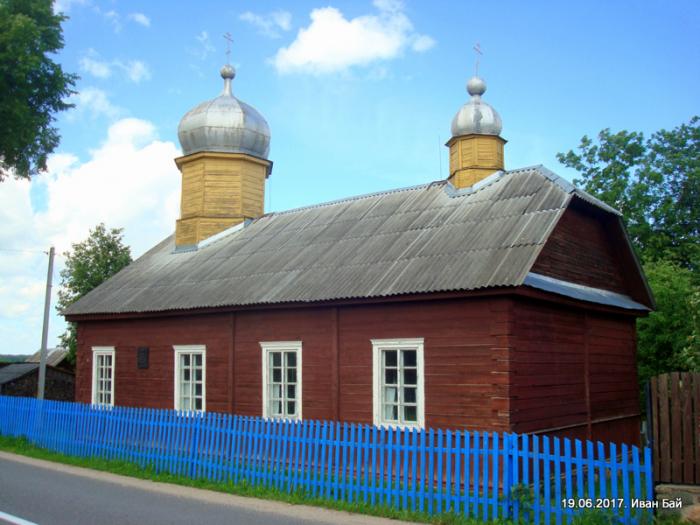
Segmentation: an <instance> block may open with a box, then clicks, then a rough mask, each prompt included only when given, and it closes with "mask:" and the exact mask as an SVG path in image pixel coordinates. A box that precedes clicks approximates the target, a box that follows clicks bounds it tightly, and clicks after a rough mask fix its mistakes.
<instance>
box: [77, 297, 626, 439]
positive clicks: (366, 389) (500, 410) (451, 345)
mask: <svg viewBox="0 0 700 525" xmlns="http://www.w3.org/2000/svg"><path fill="white" fill-rule="evenodd" d="M586 334H588V335H586ZM413 337H423V338H424V340H425V350H424V352H425V355H424V358H425V398H426V402H425V416H426V425H427V426H429V427H435V428H440V427H442V428H448V427H449V428H466V429H479V430H498V431H507V430H514V431H517V432H538V431H552V432H554V433H559V434H563V435H573V436H576V437H587V436H588V435H589V432H592V434H591V435H592V437H594V438H597V439H598V438H603V437H605V439H614V438H615V436H620V435H624V436H625V440H627V441H631V442H635V441H636V440H637V439H638V406H637V398H636V374H635V365H634V349H635V344H634V320H633V318H629V317H622V316H620V317H616V316H611V315H609V314H596V313H593V312H590V311H587V310H582V309H574V308H566V307H563V306H562V305H558V304H556V303H549V302H545V301H538V300H533V299H529V298H510V297H506V296H501V297H481V298H460V299H452V300H436V301H425V302H399V303H385V304H375V305H355V306H326V307H318V308H296V309H279V310H257V311H239V312H231V313H217V314H207V315H187V316H180V317H169V318H148V319H135V320H110V321H91V322H87V321H83V322H80V323H79V325H78V344H79V350H78V363H77V379H76V399H77V400H78V401H82V402H89V401H90V396H91V375H92V352H91V347H92V346H115V347H116V360H115V361H116V383H115V401H116V404H118V405H127V406H148V407H160V408H172V407H173V375H174V355H173V345H180V344H203V345H206V348H207V385H206V391H207V409H208V410H210V411H219V412H234V413H238V414H246V415H260V414H261V413H262V369H261V367H262V357H261V356H262V352H261V348H260V342H261V341H286V340H301V341H302V345H303V349H302V352H303V371H302V374H303V375H302V377H303V400H302V402H303V416H304V418H306V419H340V420H343V421H354V422H362V423H371V422H372V345H371V341H370V340H371V339H392V338H413ZM139 346H148V347H149V348H150V367H149V369H147V370H139V369H138V368H137V366H136V349H137V348H138V347H139ZM336 347H337V349H338V354H337V356H335V355H334V348H336ZM586 351H587V352H588V361H586ZM586 371H588V374H589V375H588V377H589V380H588V383H587V382H586ZM587 389H588V390H587ZM587 391H588V396H587V394H586V392H587ZM589 407H590V408H589ZM625 415H627V416H629V420H624V419H619V418H620V417H621V416H625ZM596 421H600V423H596ZM558 429H559V430H558ZM617 439H620V438H619V437H618V438H617Z"/></svg>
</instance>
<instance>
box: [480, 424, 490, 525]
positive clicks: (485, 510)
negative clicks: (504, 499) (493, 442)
mask: <svg viewBox="0 0 700 525" xmlns="http://www.w3.org/2000/svg"><path fill="white" fill-rule="evenodd" d="M481 437H482V447H481V465H482V466H481V468H482V470H483V475H482V477H481V479H482V480H483V487H482V490H481V517H482V519H483V520H484V521H487V520H488V519H489V456H488V453H489V433H488V432H484V433H483V434H482V435H481Z"/></svg>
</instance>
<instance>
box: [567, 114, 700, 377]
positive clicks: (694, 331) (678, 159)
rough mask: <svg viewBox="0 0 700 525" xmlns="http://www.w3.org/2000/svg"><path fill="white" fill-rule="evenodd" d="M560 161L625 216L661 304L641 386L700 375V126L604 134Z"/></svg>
mask: <svg viewBox="0 0 700 525" xmlns="http://www.w3.org/2000/svg"><path fill="white" fill-rule="evenodd" d="M557 158H558V160H559V161H560V162H561V163H562V164H564V165H565V166H567V167H570V168H574V169H576V170H577V171H578V172H579V173H580V174H581V178H580V179H576V180H574V182H575V183H576V184H578V185H580V186H582V187H583V188H584V189H585V190H586V191H588V192H590V193H592V194H593V195H595V196H597V197H598V198H600V199H601V200H603V201H605V202H607V203H608V204H610V205H611V206H614V207H616V208H617V209H619V210H620V211H621V212H622V214H623V216H624V219H625V222H626V226H627V229H628V231H629V233H630V237H631V239H632V242H633V244H634V245H635V248H636V249H637V251H638V253H639V254H640V255H641V257H642V261H643V266H644V271H645V273H646V276H647V279H648V281H649V285H650V287H651V289H652V292H653V293H654V297H655V299H656V311H654V312H652V313H650V314H649V316H648V317H646V318H641V319H639V320H638V321H637V332H638V345H637V346H638V366H639V379H640V381H641V382H642V384H643V383H644V382H645V381H646V380H647V379H648V378H649V377H651V376H654V375H656V374H661V373H664V372H670V371H674V370H698V369H700V312H699V308H700V287H699V285H700V205H699V204H700V118H698V117H693V118H692V119H690V121H689V122H688V123H687V124H681V125H680V126H678V127H676V128H674V129H672V130H670V131H666V130H661V131H657V132H656V133H654V134H652V136H651V138H649V139H648V140H645V139H644V136H643V135H642V134H641V133H637V132H632V133H630V132H628V131H620V132H618V133H612V132H611V131H610V130H609V129H604V130H602V131H601V132H600V133H599V134H598V138H597V141H593V140H591V139H590V138H588V137H587V136H584V137H583V138H582V139H581V143H580V145H579V147H578V153H575V152H573V151H568V152H567V153H559V154H558V155H557Z"/></svg>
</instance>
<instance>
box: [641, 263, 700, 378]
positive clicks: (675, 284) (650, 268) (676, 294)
mask: <svg viewBox="0 0 700 525" xmlns="http://www.w3.org/2000/svg"><path fill="white" fill-rule="evenodd" d="M644 270H645V273H646V276H647V280H648V281H649V285H650V286H651V288H652V290H653V291H654V298H655V299H656V311H654V312H652V313H651V314H650V315H649V316H648V317H644V318H641V319H639V321H638V322H637V343H638V353H637V362H638V365H639V380H640V381H641V382H645V381H646V380H647V379H649V378H650V377H652V376H655V375H657V374H662V373H665V372H670V371H674V370H695V369H697V366H698V364H699V363H698V355H699V352H700V337H699V336H700V331H699V330H698V329H699V328H700V327H699V326H698V315H699V314H698V302H697V300H698V287H697V286H696V285H695V284H694V275H693V274H692V272H691V271H690V270H688V269H686V268H682V267H680V266H678V264H677V263H674V262H671V261H666V260H660V261H653V262H648V263H647V264H646V265H645V266H644Z"/></svg>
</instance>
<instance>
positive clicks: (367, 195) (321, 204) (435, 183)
mask: <svg viewBox="0 0 700 525" xmlns="http://www.w3.org/2000/svg"><path fill="white" fill-rule="evenodd" d="M446 182H447V180H436V181H432V182H424V183H423V184H416V185H414V186H405V187H402V188H394V189H391V190H381V191H374V192H371V193H364V194H361V195H353V196H351V197H345V198H342V199H335V200H332V201H326V202H319V203H318V204H309V205H307V206H300V207H298V208H292V209H290V210H282V211H276V212H269V213H266V214H264V215H261V216H260V217H258V218H257V219H255V221H258V220H260V219H262V218H264V217H274V216H276V215H287V214H288V213H296V212H299V211H305V210H312V209H314V208H323V207H324V206H332V205H334V204H341V203H343V202H352V201H357V200H361V199H368V198H371V197H379V196H380V195H391V194H392V193H400V192H402V191H413V190H419V189H422V188H429V187H430V186H439V185H443V184H445V183H446ZM255 221H253V222H255Z"/></svg>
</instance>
